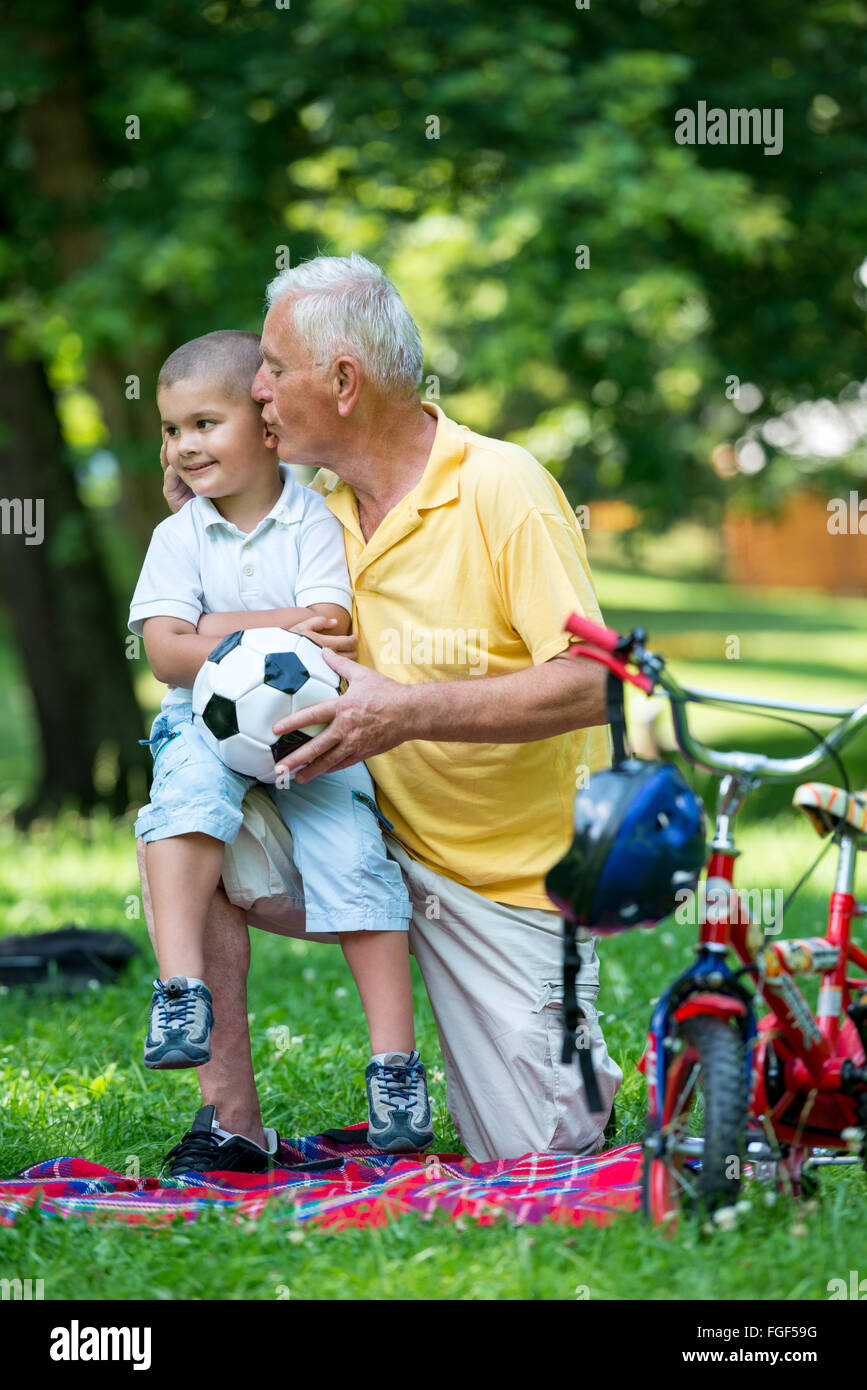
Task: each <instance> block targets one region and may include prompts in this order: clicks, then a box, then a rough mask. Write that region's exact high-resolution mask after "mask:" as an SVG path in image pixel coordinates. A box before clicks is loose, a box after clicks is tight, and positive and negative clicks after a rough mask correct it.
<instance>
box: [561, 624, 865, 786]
mask: <svg viewBox="0 0 867 1390" xmlns="http://www.w3.org/2000/svg"><path fill="white" fill-rule="evenodd" d="M564 630H565V631H567V632H571V633H572V634H573V636H576V637H580V638H582V639H583V640H582V642H581V643H580V644H579V643H576V644H574V645H573V646H571V647H570V648H569V652H568V655H569V656H575V657H579V656H580V657H587V658H590V659H592V660H594V661H598V662H601V663H602V664H603V665H604V666H607V667H608V669H609V670H610V671H613V672H614V674H615V675H616V676H618V677H619V678H620V679H621V680H626V681H629V682H630V684H632V685H635V686H637V687H638V688H639V689H640V690H643V691H644V692H645V693H646V694H647V695H650V694H652V693H653V691H654V690H655V688H656V687H657V686H661V688H662V693H663V694H664V695H665V696H666V697H667V699H668V700H669V703H670V704H671V718H672V723H673V725H674V735H675V739H676V740H677V746H678V748H679V749H680V751H681V752H682V753H683V755H684V757H685V758H686V759H687V760H688V761H689V762H690V763H692V764H693V765H694V766H695V767H702V768H704V769H705V770H706V771H708V772H714V773H723V774H726V773H728V774H731V775H733V776H736V777H740V778H751V779H754V780H756V781H761V782H788V781H792V780H794V779H797V778H801V777H803V776H804V775H805V774H808V773H810V772H812V771H813V769H814V768H817V767H819V766H820V765H821V764H822V763H823V762H824V761H825V760H826V758H827V757H828V756H829V754H830V752H831V750H834V751H836V750H838V749H840V748H842V747H843V746H844V745H845V744H847V743H849V742H850V740H851V739H852V738H853V737H854V736H855V734H856V733H857V732H858V731H859V729H861V728H863V727H867V701H865V702H864V703H863V704H861V705H858V706H856V707H855V708H854V709H848V708H846V709H843V708H837V707H828V706H826V705H805V704H799V703H794V702H792V701H773V700H764V699H755V700H751V699H749V698H748V697H745V696H742V695H727V694H725V692H722V691H714V690H696V689H692V688H690V687H689V686H683V685H681V684H680V683H679V682H678V681H677V680H676V679H675V678H674V676H672V675H671V673H670V672H668V671H667V670H666V669H665V661H664V658H663V657H661V656H659V655H658V654H657V653H655V652H650V651H648V650H647V649H646V647H645V645H644V643H645V638H646V633H645V632H644V630H643V628H635V629H634V630H633V631H632V632H631V633H629V634H628V635H627V636H621V635H620V633H618V632H615V631H614V629H613V628H610V627H602V626H600V624H599V623H594V622H591V621H590V619H589V618H584V617H582V616H580V615H579V614H578V613H571V614H570V615H569V617H568V618H567V619H566V622H565V623H564ZM630 665H632V666H634V667H637V668H638V671H637V672H635V671H631V670H630V669H629V666H630ZM708 700H714V701H717V702H719V703H721V704H728V705H733V706H737V705H741V706H743V705H747V706H751V707H753V708H756V709H774V710H794V711H799V712H801V713H807V714H820V715H821V714H826V715H830V714H839V715H842V716H843V718H842V719H841V720H840V722H839V723H838V724H837V725H836V726H835V727H834V728H833V729H831V730H830V732H829V733H827V734H826V735H824V737H823V739H822V742H821V743H820V744H819V745H818V746H817V747H816V748H814V749H813V751H812V752H811V753H805V754H804V755H803V756H802V757H799V758H766V757H765V756H764V755H763V754H761V753H740V752H737V751H736V750H732V751H730V752H722V751H720V750H719V749H716V748H709V747H708V746H707V744H704V743H702V742H700V740H699V739H697V738H696V737H695V736H694V734H693V733H692V732H691V730H690V727H689V721H688V719H687V713H686V707H687V705H688V704H689V703H690V702H691V701H692V702H694V703H696V704H702V703H704V702H706V701H708Z"/></svg>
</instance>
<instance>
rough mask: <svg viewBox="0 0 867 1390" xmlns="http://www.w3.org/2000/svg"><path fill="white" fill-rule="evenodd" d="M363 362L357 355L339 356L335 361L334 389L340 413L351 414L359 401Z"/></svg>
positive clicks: (335, 402)
mask: <svg viewBox="0 0 867 1390" xmlns="http://www.w3.org/2000/svg"><path fill="white" fill-rule="evenodd" d="M362 379H363V378H362V371H361V364H360V362H359V361H358V358H357V357H338V358H337V360H336V362H335V363H334V376H333V377H332V390H333V392H334V404H335V405H336V406H337V413H338V414H339V415H343V416H346V415H349V414H350V412H351V411H352V410H353V408H354V407H355V405H356V404H357V402H358V397H359V395H360V394H361V383H362Z"/></svg>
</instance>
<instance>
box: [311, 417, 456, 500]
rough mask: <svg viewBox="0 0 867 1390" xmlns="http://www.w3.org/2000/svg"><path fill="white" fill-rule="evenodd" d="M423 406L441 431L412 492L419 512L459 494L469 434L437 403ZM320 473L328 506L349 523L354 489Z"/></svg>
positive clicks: (334, 477)
mask: <svg viewBox="0 0 867 1390" xmlns="http://www.w3.org/2000/svg"><path fill="white" fill-rule="evenodd" d="M421 408H422V410H424V411H426V412H427V414H428V415H433V417H434V419H435V420H436V422H437V432H436V434H435V435H434V442H433V447H432V448H431V452H430V457H429V459H428V461H427V464H426V466H425V470H424V473H423V474H422V476H421V478H420V479H419V481H418V482H417V483H416V485H415V487H414V488H413V489H412V492H410V493H409V499H410V501H411V502H412V503H413V504H414V505H415V509H416V511H421V510H422V508H425V507H439V506H441V505H442V503H444V502H450V501H451V499H452V498H453V497H457V496H459V494H460V482H459V480H460V464H461V462H462V461H463V457H464V454H465V452H466V436H467V428H466V426H465V425H458V424H456V423H455V421H454V420H450V419H449V417H448V416H447V415H446V413H445V411H444V410H442V409H441V408H440V407H439V406H438V405H436V404H435V402H433V401H422V403H421ZM316 476H317V481H318V483H319V486H320V487H321V489H322V492H323V494H324V496H325V499H326V502H327V504H328V507H329V508H330V510H331V511H332V512H333V513H334V515H335V516H336V517H337V518H338V519H339V520H340V521H342V522H343V523H344V525H345V524H346V522H347V521H348V520H349V519H350V518H351V517H352V515H353V513H354V511H355V494H354V493H353V491H352V488H351V487H350V486H349V484H348V483H345V482H344V481H343V480H342V479H341V478H339V477H338V476H337V474H336V473H331V472H329V471H328V470H327V469H324V468H323V469H320V471H319V473H318V474H317V475H316Z"/></svg>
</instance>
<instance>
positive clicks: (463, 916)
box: [223, 788, 623, 1162]
mask: <svg viewBox="0 0 867 1390" xmlns="http://www.w3.org/2000/svg"><path fill="white" fill-rule="evenodd" d="M244 812H245V820H244V826H243V827H242V829H241V831H240V833H239V835H238V838H237V840H236V841H235V843H234V845H228V846H227V847H226V853H225V859H224V867H223V886H224V887H225V890H226V893H227V895H228V897H229V899H230V900H231V901H232V902H233V903H236V904H237V905H238V906H240V907H243V908H244V909H246V911H247V919H248V921H249V922H250V923H251V924H252V925H254V926H263V927H268V926H273V927H276V928H279V929H280V930H282V931H283V932H284V933H287V932H288V934H290V935H296V936H305V935H306V939H308V940H319V941H322V940H325V941H328V940H329V938H328V937H324V938H323V937H321V936H320V937H317V936H315V935H313V934H305V932H304V929H303V923H304V894H303V889H302V886H301V882H300V879H299V876H298V873H297V870H296V869H295V866H294V864H293V862H292V857H291V855H292V842H291V836H290V835H289V832H288V831H287V829H286V827H285V826H284V825H283V822H282V821H281V820H280V818H279V816H278V815H277V813H276V811H275V809H274V806H273V803H272V802H271V800H270V798H269V797H268V795H267V793H265V792H263V791H261V790H259V789H257V788H254V789H253V790H252V791H250V792H249V793H248V795H247V799H246V801H245V803H244ZM385 841H386V845H387V847H388V851H389V853H390V855H391V856H392V858H394V859H396V860H397V862H398V863H399V864H400V866H401V868H402V870H403V875H404V879H405V881H406V885H407V888H408V890H409V895H410V899H411V901H412V907H413V917H412V921H411V922H410V928H409V940H410V947H411V949H412V951H413V953H414V955H415V957H416V960H417V961H418V964H419V968H420V970H421V973H422V977H423V979H424V983H425V987H426V989H427V992H428V997H429V999H430V1003H431V1008H432V1010H433V1014H434V1018H435V1020H436V1025H437V1032H438V1034H439V1040H440V1047H441V1050H442V1055H443V1061H444V1064H445V1070H446V1101H447V1104H448V1108H449V1113H450V1115H451V1117H452V1120H453V1121H454V1124H455V1128H456V1129H457V1131H458V1134H459V1135H460V1137H461V1141H462V1143H463V1144H464V1145H465V1146H466V1148H467V1150H468V1151H469V1153H470V1154H471V1155H472V1157H473V1158H474V1159H475V1160H476V1161H478V1162H485V1161H487V1160H491V1159H497V1158H517V1157H519V1156H520V1155H522V1154H525V1153H546V1152H554V1153H570V1154H592V1153H595V1152H597V1151H598V1149H599V1148H601V1146H602V1130H603V1127H604V1125H605V1121H606V1120H607V1118H608V1114H609V1111H610V1109H611V1104H612V1101H613V1100H614V1096H615V1094H616V1092H617V1089H618V1087H619V1085H620V1082H621V1081H622V1079H623V1073H622V1072H621V1070H620V1068H619V1067H618V1066H617V1064H616V1062H613V1061H612V1059H611V1058H610V1057H609V1056H608V1051H607V1048H606V1046H605V1040H604V1038H603V1036H602V1030H601V1028H600V1027H599V1022H598V1019H597V1013H596V1007H595V1000H596V995H597V993H598V989H599V959H598V957H597V955H596V949H595V941H594V940H593V939H591V940H589V941H586V942H583V943H580V944H579V950H580V951H581V954H582V956H583V961H584V964H583V967H582V970H581V974H580V978H579V981H578V987H577V993H578V1000H579V1006H580V1008H581V1011H582V1012H583V1014H584V1016H585V1019H586V1023H587V1031H588V1032H589V1038H590V1047H591V1055H592V1059H593V1065H594V1068H595V1071H596V1077H597V1081H598V1085H599V1094H600V1096H601V1099H602V1102H603V1106H604V1109H603V1110H602V1112H601V1113H599V1114H593V1113H591V1112H590V1111H589V1110H588V1107H587V1102H586V1098H585V1094H584V1087H583V1083H582V1081H581V1073H580V1069H579V1067H578V1065H577V1063H576V1062H573V1063H572V1064H571V1065H563V1063H562V1062H561V1061H560V1051H561V1047H562V1029H561V1015H562V999H563V981H562V953H563V931H562V928H563V923H562V919H561V918H560V916H559V915H558V914H557V913H556V912H553V911H551V912H547V911H544V910H542V909H535V908H525V907H509V906H507V905H506V904H503V903H497V902H493V901H491V900H490V899H488V898H483V897H481V896H480V895H479V894H478V893H475V892H473V891H472V889H470V888H465V887H464V886H463V885H462V884H459V883H455V882H454V881H453V880H452V879H449V878H446V877H444V875H442V874H438V873H436V872H434V870H432V869H428V868H426V867H425V866H424V865H422V864H420V863H418V861H417V860H414V859H412V858H411V857H410V856H409V855H408V854H407V852H406V851H405V850H404V849H403V848H402V846H401V845H399V844H398V843H397V841H395V840H393V839H392V838H391V837H390V836H389V835H386V836H385ZM330 940H331V942H332V943H333V941H334V938H333V937H331V938H330Z"/></svg>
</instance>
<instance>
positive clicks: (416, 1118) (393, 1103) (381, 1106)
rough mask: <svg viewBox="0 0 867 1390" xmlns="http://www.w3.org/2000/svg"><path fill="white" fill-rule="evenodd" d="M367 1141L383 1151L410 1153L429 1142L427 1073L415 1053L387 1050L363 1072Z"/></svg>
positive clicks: (430, 1132)
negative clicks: (384, 1055)
mask: <svg viewBox="0 0 867 1390" xmlns="http://www.w3.org/2000/svg"><path fill="white" fill-rule="evenodd" d="M364 1080H365V1082H366V1084H367V1103H368V1106H369V1109H370V1118H369V1120H368V1124H367V1142H368V1143H369V1144H371V1145H372V1146H373V1148H375V1149H381V1150H382V1151H383V1152H384V1153H393V1154H395V1153H414V1152H415V1151H417V1150H418V1149H426V1148H427V1147H428V1145H429V1144H432V1143H433V1137H434V1135H433V1127H432V1125H431V1115H430V1101H429V1100H428V1095H427V1074H426V1072H425V1069H424V1067H423V1066H422V1064H421V1059H420V1057H419V1055H418V1053H417V1052H410V1054H409V1057H408V1058H407V1054H406V1053H405V1052H389V1053H387V1054H386V1058H385V1061H384V1062H370V1063H369V1064H368V1067H367V1070H366V1072H365V1073H364Z"/></svg>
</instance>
